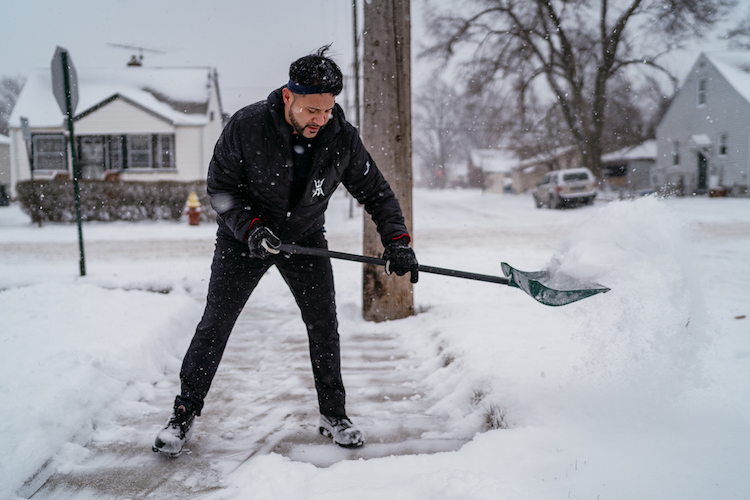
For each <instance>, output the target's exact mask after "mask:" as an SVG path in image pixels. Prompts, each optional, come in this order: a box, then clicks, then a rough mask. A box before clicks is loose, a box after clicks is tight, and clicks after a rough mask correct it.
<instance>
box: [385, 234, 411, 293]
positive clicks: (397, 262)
mask: <svg viewBox="0 0 750 500" xmlns="http://www.w3.org/2000/svg"><path fill="white" fill-rule="evenodd" d="M383 259H385V272H386V274H388V275H390V274H391V273H396V274H397V275H398V276H403V275H404V274H406V273H411V282H412V283H416V282H417V281H418V280H419V263H418V262H417V256H416V255H414V250H412V249H411V248H410V247H408V246H406V245H404V244H401V243H395V242H394V243H389V244H388V245H387V246H386V247H385V251H384V252H383Z"/></svg>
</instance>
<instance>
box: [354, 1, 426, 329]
mask: <svg viewBox="0 0 750 500" xmlns="http://www.w3.org/2000/svg"><path fill="white" fill-rule="evenodd" d="M363 7H364V44H363V52H364V53H363V64H362V73H363V86H362V87H363V89H362V91H363V101H364V110H363V113H362V137H363V140H364V143H365V145H366V147H367V148H368V150H369V152H370V155H371V156H372V158H373V160H375V163H376V164H377V166H378V168H379V169H380V170H381V171H382V172H383V175H384V176H385V178H386V179H387V180H388V182H389V183H390V185H391V188H392V189H393V191H394V192H395V193H396V197H397V198H398V200H399V202H400V204H401V209H402V210H403V212H404V217H405V219H406V226H407V228H408V229H409V234H410V235H412V237H413V235H414V232H413V231H412V170H411V153H412V151H411V33H410V32H411V17H410V5H409V0H381V1H377V2H364V5H363ZM363 253H364V255H368V256H373V257H379V256H380V255H382V253H383V246H382V244H381V243H380V236H379V235H378V233H377V231H376V228H375V224H374V223H373V222H372V220H371V219H370V216H369V215H368V214H367V213H365V215H364V237H363ZM363 273H364V275H363V290H362V297H363V300H362V315H363V317H364V318H365V319H366V320H368V321H386V320H390V319H399V318H404V317H407V316H411V315H413V314H414V294H413V292H414V288H413V286H412V284H411V282H410V281H409V275H408V274H407V275H405V276H402V277H398V276H396V275H395V274H394V275H391V276H387V275H386V274H385V273H384V271H383V268H382V267H376V266H373V265H370V264H365V265H364V270H363Z"/></svg>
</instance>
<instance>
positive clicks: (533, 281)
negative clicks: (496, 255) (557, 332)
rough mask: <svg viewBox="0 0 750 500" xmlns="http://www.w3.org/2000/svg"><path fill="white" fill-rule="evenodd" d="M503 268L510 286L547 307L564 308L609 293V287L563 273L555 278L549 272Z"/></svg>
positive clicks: (503, 265) (556, 274) (503, 266)
mask: <svg viewBox="0 0 750 500" xmlns="http://www.w3.org/2000/svg"><path fill="white" fill-rule="evenodd" d="M502 268H503V273H505V275H506V276H507V277H508V279H509V280H510V281H509V283H508V286H512V287H516V288H520V289H521V290H523V291H524V292H526V293H527V294H528V295H529V296H531V297H532V298H533V299H534V300H536V301H537V302H539V303H541V304H544V305H546V306H564V305H565V304H570V303H571V302H576V301H578V300H581V299H585V298H586V297H591V296H592V295H596V294H597V293H605V292H608V291H609V288H607V287H604V286H601V285H598V284H596V283H584V282H581V281H579V280H576V279H575V278H571V277H570V276H566V275H564V274H561V273H555V274H554V276H553V275H551V274H550V272H549V271H535V272H528V271H519V270H518V269H515V268H513V267H511V266H510V265H508V264H506V263H505V262H503V263H502Z"/></svg>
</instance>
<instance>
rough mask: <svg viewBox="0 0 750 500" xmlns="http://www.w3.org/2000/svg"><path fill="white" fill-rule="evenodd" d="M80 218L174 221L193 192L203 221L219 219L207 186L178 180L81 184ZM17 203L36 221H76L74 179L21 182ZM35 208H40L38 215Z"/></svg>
mask: <svg viewBox="0 0 750 500" xmlns="http://www.w3.org/2000/svg"><path fill="white" fill-rule="evenodd" d="M78 186H79V192H80V198H81V219H82V220H84V221H115V220H124V221H141V220H175V221H178V220H180V219H181V218H182V216H183V215H184V214H185V203H186V202H187V199H188V196H189V195H190V193H191V192H192V191H195V192H196V193H197V194H198V198H199V199H200V202H201V220H204V221H209V220H215V219H216V212H214V210H213V209H212V208H211V205H210V203H209V199H208V195H207V194H206V183H205V181H204V182H176V181H153V182H139V181H98V180H79V181H78ZM16 190H17V193H18V194H17V200H18V201H19V202H20V203H21V207H22V209H23V211H24V212H26V213H27V214H29V215H30V216H31V218H32V219H33V220H34V221H35V222H36V221H38V220H42V221H49V222H73V221H75V220H76V209H75V196H74V190H73V181H72V180H69V179H68V180H47V181H39V180H36V181H34V183H33V190H32V183H31V181H22V182H19V183H18V184H17V185H16ZM34 208H36V209H37V211H38V212H37V213H38V215H37V214H35V210H34Z"/></svg>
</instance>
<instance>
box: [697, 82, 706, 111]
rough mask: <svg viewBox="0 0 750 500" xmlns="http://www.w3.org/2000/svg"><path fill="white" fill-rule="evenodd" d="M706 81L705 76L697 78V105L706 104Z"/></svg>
mask: <svg viewBox="0 0 750 500" xmlns="http://www.w3.org/2000/svg"><path fill="white" fill-rule="evenodd" d="M706 82H707V80H706V79H705V78H701V79H700V80H698V106H703V105H704V104H706Z"/></svg>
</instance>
